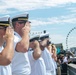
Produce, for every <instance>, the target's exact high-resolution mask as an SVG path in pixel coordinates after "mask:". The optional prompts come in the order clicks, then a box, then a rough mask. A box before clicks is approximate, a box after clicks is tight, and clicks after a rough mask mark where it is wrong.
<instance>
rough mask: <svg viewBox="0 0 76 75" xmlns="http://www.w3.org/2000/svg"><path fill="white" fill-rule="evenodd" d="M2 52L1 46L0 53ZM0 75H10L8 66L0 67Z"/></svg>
mask: <svg viewBox="0 0 76 75" xmlns="http://www.w3.org/2000/svg"><path fill="white" fill-rule="evenodd" d="M2 50H3V46H2V47H0V53H1V52H2ZM0 75H12V72H11V66H10V64H9V65H7V66H1V65H0Z"/></svg>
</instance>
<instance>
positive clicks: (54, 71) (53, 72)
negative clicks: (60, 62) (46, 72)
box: [52, 58, 57, 75]
mask: <svg viewBox="0 0 76 75" xmlns="http://www.w3.org/2000/svg"><path fill="white" fill-rule="evenodd" d="M52 61H53V65H54V68H53V69H54V70H53V71H52V74H53V75H56V69H57V64H56V61H55V60H54V59H53V58H52Z"/></svg>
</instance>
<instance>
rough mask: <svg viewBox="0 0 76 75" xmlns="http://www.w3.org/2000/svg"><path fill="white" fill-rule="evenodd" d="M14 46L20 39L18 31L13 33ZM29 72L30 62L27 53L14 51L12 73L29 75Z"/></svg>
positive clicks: (14, 74) (13, 74)
mask: <svg viewBox="0 0 76 75" xmlns="http://www.w3.org/2000/svg"><path fill="white" fill-rule="evenodd" d="M14 34H15V38H14V48H15V47H16V44H17V43H18V42H19V41H20V40H21V37H20V35H19V34H18V33H16V32H15V33H14ZM30 72H31V67H30V62H29V59H28V53H27V52H26V53H21V52H16V50H15V53H14V58H13V60H12V75H29V74H30Z"/></svg>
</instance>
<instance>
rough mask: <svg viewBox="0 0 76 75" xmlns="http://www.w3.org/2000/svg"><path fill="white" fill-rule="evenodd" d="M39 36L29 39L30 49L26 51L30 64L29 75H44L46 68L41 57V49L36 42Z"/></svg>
mask: <svg viewBox="0 0 76 75" xmlns="http://www.w3.org/2000/svg"><path fill="white" fill-rule="evenodd" d="M38 39H39V36H37V35H36V36H34V38H31V39H30V48H31V50H30V51H28V55H29V60H30V64H31V74H30V75H46V67H45V63H44V60H43V58H42V57H41V49H40V46H39V42H38Z"/></svg>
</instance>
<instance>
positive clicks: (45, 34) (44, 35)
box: [40, 33, 49, 40]
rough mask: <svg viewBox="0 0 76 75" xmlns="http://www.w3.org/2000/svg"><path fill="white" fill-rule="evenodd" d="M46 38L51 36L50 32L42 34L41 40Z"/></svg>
mask: <svg viewBox="0 0 76 75" xmlns="http://www.w3.org/2000/svg"><path fill="white" fill-rule="evenodd" d="M46 38H49V33H44V34H41V35H40V40H43V39H46Z"/></svg>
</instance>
